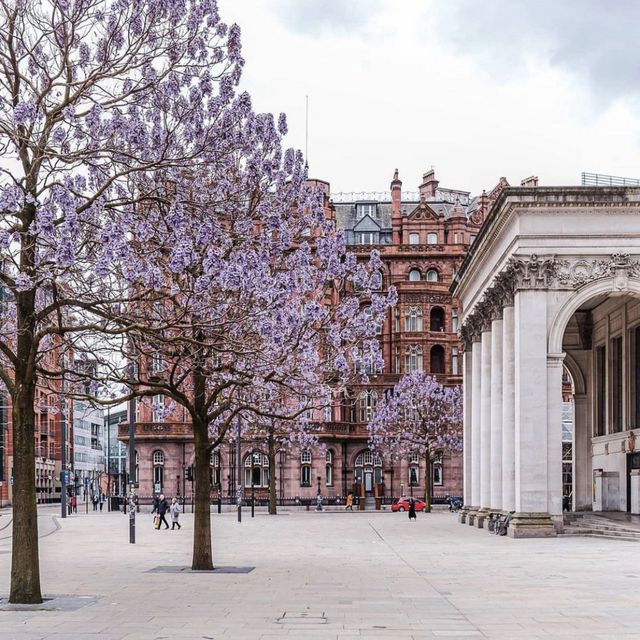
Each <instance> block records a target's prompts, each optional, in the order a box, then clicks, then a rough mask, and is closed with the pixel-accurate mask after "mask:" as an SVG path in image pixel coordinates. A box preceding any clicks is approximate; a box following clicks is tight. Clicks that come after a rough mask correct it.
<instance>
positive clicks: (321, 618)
mask: <svg viewBox="0 0 640 640" xmlns="http://www.w3.org/2000/svg"><path fill="white" fill-rule="evenodd" d="M276 622H277V623H278V624H290V625H305V624H327V618H326V617H325V615H324V611H323V612H322V613H311V612H308V611H285V612H284V613H283V614H282V616H281V617H280V618H278V619H277V620H276Z"/></svg>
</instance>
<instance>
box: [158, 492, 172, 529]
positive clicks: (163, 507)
mask: <svg viewBox="0 0 640 640" xmlns="http://www.w3.org/2000/svg"><path fill="white" fill-rule="evenodd" d="M167 511H169V503H168V502H167V499H166V498H165V497H164V495H163V494H160V501H159V502H158V515H159V516H160V519H159V520H158V526H157V527H156V529H159V528H160V525H161V524H162V523H163V522H164V528H165V529H168V528H169V523H168V522H167V519H166V518H165V515H166V513H167Z"/></svg>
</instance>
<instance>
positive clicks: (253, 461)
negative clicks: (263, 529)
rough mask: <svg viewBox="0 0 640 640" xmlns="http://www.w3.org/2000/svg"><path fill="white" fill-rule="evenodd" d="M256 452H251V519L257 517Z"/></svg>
mask: <svg viewBox="0 0 640 640" xmlns="http://www.w3.org/2000/svg"><path fill="white" fill-rule="evenodd" d="M255 457H256V456H255V451H253V450H252V451H251V517H252V518H253V517H254V516H255V501H256V494H255V488H254V487H255V484H254V481H253V469H254V464H255Z"/></svg>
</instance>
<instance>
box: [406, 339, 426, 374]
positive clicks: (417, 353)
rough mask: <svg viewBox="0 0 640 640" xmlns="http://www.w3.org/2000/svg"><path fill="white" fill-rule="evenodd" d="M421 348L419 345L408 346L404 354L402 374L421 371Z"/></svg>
mask: <svg viewBox="0 0 640 640" xmlns="http://www.w3.org/2000/svg"><path fill="white" fill-rule="evenodd" d="M423 370H424V366H423V360H422V347H421V346H420V345H410V346H408V347H407V349H406V351H405V352H404V372H405V373H413V372H414V371H423Z"/></svg>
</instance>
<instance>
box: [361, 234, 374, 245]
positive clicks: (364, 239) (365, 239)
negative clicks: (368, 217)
mask: <svg viewBox="0 0 640 640" xmlns="http://www.w3.org/2000/svg"><path fill="white" fill-rule="evenodd" d="M359 235H360V242H359V244H378V234H377V233H376V232H375V231H365V232H363V233H360V234H359Z"/></svg>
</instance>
